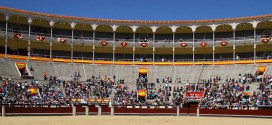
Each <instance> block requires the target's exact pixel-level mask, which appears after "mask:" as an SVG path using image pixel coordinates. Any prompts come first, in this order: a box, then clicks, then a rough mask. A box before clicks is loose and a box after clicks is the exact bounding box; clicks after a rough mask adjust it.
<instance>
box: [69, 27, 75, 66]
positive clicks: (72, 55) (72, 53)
mask: <svg viewBox="0 0 272 125" xmlns="http://www.w3.org/2000/svg"><path fill="white" fill-rule="evenodd" d="M70 25H71V29H72V43H71V63H74V28H75V26H76V23H75V22H72V23H70Z"/></svg>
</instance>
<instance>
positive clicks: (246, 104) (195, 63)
mask: <svg viewBox="0 0 272 125" xmlns="http://www.w3.org/2000/svg"><path fill="white" fill-rule="evenodd" d="M271 20H272V15H271V14H268V15H260V16H249V17H239V18H224V19H213V20H179V21H145V20H112V19H97V18H81V17H72V16H62V15H53V14H45V13H38V12H30V11H25V10H18V9H13V8H7V7H0V64H1V65H0V66H1V67H0V77H1V81H2V83H1V87H0V103H1V105H2V108H1V112H2V113H1V114H2V116H5V115H24V114H25V115H34V114H54V115H56V114H64V115H65V114H66V115H67V114H68V115H69V114H73V115H77V114H84V113H86V115H90V114H98V115H101V114H107V113H108V114H111V115H118V114H128V115H129V114H139V115H141V114H153V115H161V114H166V115H186V114H187V115H197V116H199V115H201V116H205V115H223V116H232V115H235V116H252V117H272V112H271V110H272V92H271V86H272V84H271V81H272V76H271V73H272V65H271V62H272V59H271V54H272V53H271V49H272V44H271V35H272V34H271V33H272V21H271ZM52 107H54V108H52Z"/></svg>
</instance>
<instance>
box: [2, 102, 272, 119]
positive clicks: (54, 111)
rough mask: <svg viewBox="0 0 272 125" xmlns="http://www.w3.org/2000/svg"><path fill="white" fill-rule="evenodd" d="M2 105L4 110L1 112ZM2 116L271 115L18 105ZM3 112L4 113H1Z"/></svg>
mask: <svg viewBox="0 0 272 125" xmlns="http://www.w3.org/2000/svg"><path fill="white" fill-rule="evenodd" d="M3 107H4V112H3ZM0 109H1V110H0V111H1V114H2V116H13V115H15V116H18V115H74V116H75V115H84V114H85V115H173V116H184V115H190V116H229V117H234V116H239V117H272V111H271V110H234V109H198V108H175V107H172V108H162V107H153V108H147V107H146V106H142V107H131V106H130V107H128V106H125V107H109V106H106V105H103V106H71V107H64V106H47V107H25V106H24V107H22V106H20V107H18V106H13V107H10V106H2V108H0ZM3 114H4V115H3Z"/></svg>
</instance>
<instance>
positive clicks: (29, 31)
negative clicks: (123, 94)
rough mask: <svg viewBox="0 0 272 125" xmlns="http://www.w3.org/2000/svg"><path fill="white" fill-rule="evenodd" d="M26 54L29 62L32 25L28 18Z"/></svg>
mask: <svg viewBox="0 0 272 125" xmlns="http://www.w3.org/2000/svg"><path fill="white" fill-rule="evenodd" d="M27 21H28V52H27V57H28V58H27V59H28V61H30V41H31V35H30V33H31V23H32V19H31V18H29V19H28V20H27Z"/></svg>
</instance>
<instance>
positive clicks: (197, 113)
mask: <svg viewBox="0 0 272 125" xmlns="http://www.w3.org/2000/svg"><path fill="white" fill-rule="evenodd" d="M196 116H197V117H199V107H197V109H196Z"/></svg>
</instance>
